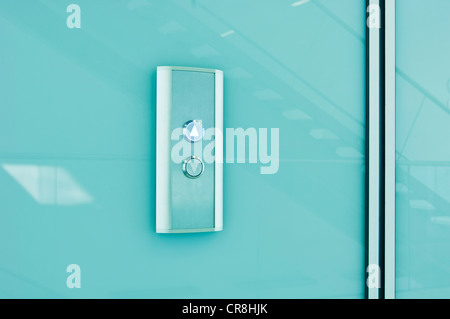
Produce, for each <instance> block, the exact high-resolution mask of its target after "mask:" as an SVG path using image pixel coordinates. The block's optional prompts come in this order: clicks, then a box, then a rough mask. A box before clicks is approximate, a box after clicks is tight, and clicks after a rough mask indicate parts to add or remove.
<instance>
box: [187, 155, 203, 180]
mask: <svg viewBox="0 0 450 319" xmlns="http://www.w3.org/2000/svg"><path fill="white" fill-rule="evenodd" d="M203 169H204V165H203V162H202V160H201V159H199V158H198V157H197V156H190V157H188V158H186V159H185V160H184V162H183V173H184V175H186V177H189V178H197V177H199V176H200V175H201V174H202V173H203Z"/></svg>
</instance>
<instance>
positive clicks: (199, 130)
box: [183, 120, 203, 143]
mask: <svg viewBox="0 0 450 319" xmlns="http://www.w3.org/2000/svg"><path fill="white" fill-rule="evenodd" d="M183 134H184V137H185V138H186V139H187V140H188V141H189V142H191V143H194V142H197V141H200V140H201V139H202V137H203V125H202V121H198V120H192V121H189V122H186V124H184V128H183Z"/></svg>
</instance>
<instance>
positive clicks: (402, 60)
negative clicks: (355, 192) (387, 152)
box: [396, 0, 450, 298]
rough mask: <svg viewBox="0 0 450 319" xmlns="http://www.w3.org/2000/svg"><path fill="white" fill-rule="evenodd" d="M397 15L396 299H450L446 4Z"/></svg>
mask: <svg viewBox="0 0 450 319" xmlns="http://www.w3.org/2000/svg"><path fill="white" fill-rule="evenodd" d="M396 11H397V16H396V22H397V43H396V46H397V57H396V58H397V67H396V68H397V137H396V149H397V176H396V201H397V203H396V210H397V222H396V224H397V227H396V242H397V243H396V251H397V256H396V278H397V279H396V285H397V287H396V289H397V293H396V296H397V298H450V254H449V252H450V187H449V186H450V143H449V136H450V59H449V57H450V42H449V41H448V35H449V33H450V24H449V19H448V15H449V12H450V2H449V1H446V0H430V1H419V0H397V8H396Z"/></svg>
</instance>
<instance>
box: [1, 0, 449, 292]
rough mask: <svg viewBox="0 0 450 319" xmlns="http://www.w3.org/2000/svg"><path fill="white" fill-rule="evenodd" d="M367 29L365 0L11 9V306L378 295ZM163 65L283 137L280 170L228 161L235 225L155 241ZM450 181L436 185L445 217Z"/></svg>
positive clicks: (92, 0)
mask: <svg viewBox="0 0 450 319" xmlns="http://www.w3.org/2000/svg"><path fill="white" fill-rule="evenodd" d="M408 1H409V0H408ZM73 2H75V3H76V4H78V5H79V6H80V8H81V28H79V29H78V28H73V29H70V28H68V27H67V25H66V19H67V17H68V16H69V14H70V12H69V13H68V12H66V9H67V6H68V5H69V4H70V3H73ZM365 19H366V8H365V3H364V1H361V0H321V1H319V0H315V1H295V0H280V1H261V0H259V1H256V0H251V1H237V0H229V1H219V0H214V1H211V0H210V1H206V0H190V1H185V0H174V1H153V0H126V1H125V0H117V1H106V0H76V1H73V0H71V1H66V0H41V1H36V0H33V1H32V0H28V1H25V0H21V1H1V2H0V43H1V44H0V46H1V50H0V84H1V89H0V189H1V192H0V194H1V195H0V196H1V200H0V297H8V298H9V297H27V298H28V297H39V298H48V297H58V298H79V297H83V298H108V297H113V298H115V297H118V298H123V297H124V298H128V297H138V298H140V297H145V298H227V297H229V298H304V297H308V298H318V297H323V298H329V297H334V298H341V297H342V298H362V297H364V286H365V269H364V254H365V250H364V174H365V173H364V167H365V157H364V153H365V152H364V149H365V148H364V145H365V141H364V135H365V31H366V30H365V28H366V25H365ZM433 21H434V22H435V23H438V22H437V21H436V20H435V19H433ZM417 32H422V31H417ZM419 34H422V33H419ZM441 45H443V46H444V45H447V44H443V43H442V42H441ZM421 50H425V49H423V48H422V49H421ZM421 50H419V51H418V52H419V53H420V52H426V51H421ZM418 52H415V53H418ZM400 54H401V50H400ZM410 61H411V62H410V64H408V66H410V65H411V63H412V60H410ZM427 61H428V60H427ZM430 63H434V61H431V62H430ZM159 65H180V66H195V67H205V68H217V69H221V70H223V71H224V127H225V128H239V127H242V128H244V129H247V128H255V129H256V130H258V129H259V128H279V169H278V171H277V172H276V174H266V175H263V174H261V172H260V169H261V166H266V165H267V164H262V163H260V162H258V163H249V158H248V153H247V154H246V156H245V158H244V160H245V163H236V160H237V158H236V157H235V158H231V159H230V158H229V161H231V160H233V161H234V163H231V162H228V163H226V164H225V165H224V231H223V232H218V233H201V234H156V232H155V151H156V145H155V118H156V117H155V108H156V96H155V93H156V88H155V84H156V83H155V80H156V67H157V66H159ZM432 66H433V67H434V68H433V72H434V71H436V70H437V68H439V67H440V66H441V65H440V64H432ZM447 66H448V65H447ZM406 70H409V69H405V71H406ZM413 71H418V72H420V69H414V70H413ZM411 76H414V74H412V75H411ZM445 76H447V77H448V74H446V75H445ZM445 81H447V79H445ZM425 83H427V82H425ZM438 84H439V85H441V84H442V85H444V84H445V85H447V84H446V82H445V83H441V82H440V81H439V82H438ZM432 89H438V88H434V87H432ZM430 90H431V89H430ZM438 90H440V91H439V92H440V93H439V94H442V95H439V97H440V98H441V99H442V98H443V97H444V95H443V94H448V91H447V88H446V87H442V88H441V87H439V89H438ZM408 92H409V91H408ZM413 92H414V94H416V95H417V96H419V95H420V94H421V93H420V92H417V91H415V90H413ZM431 92H433V91H431ZM433 94H435V93H434V92H433ZM416 95H414V96H411V98H413V97H415V96H416ZM400 98H401V97H400ZM421 98H423V97H421ZM445 98H448V95H445ZM414 101H415V100H414ZM424 107H429V108H430V112H440V113H439V114H441V113H442V114H443V115H447V114H446V113H444V111H443V110H441V109H439V108H437V107H435V106H434V104H432V102H431V101H429V100H427V101H426V104H425V106H424ZM427 112H428V111H427ZM434 114H435V113H433V115H432V116H433V119H436V120H438V121H439V123H442V125H443V124H444V122H442V121H445V119H446V117H444V116H438V115H434ZM269 132H270V130H269ZM269 136H270V135H269ZM426 136H429V135H426ZM437 138H440V139H441V140H442V141H443V142H444V136H443V135H440V136H438V137H437ZM269 139H270V138H269ZM422 141H423V142H424V144H423V145H424V147H427V146H428V147H429V146H430V145H431V144H430V143H426V140H422ZM440 145H443V144H442V143H441V144H440ZM427 150H428V148H427ZM269 151H270V147H269ZM432 151H433V152H436V153H433V152H431V151H430V152H431V153H430V152H426V154H427V155H429V156H434V155H432V154H436V155H435V156H436V157H432V158H431V159H432V160H434V159H436V158H437V157H438V156H441V155H442V156H444V155H445V154H447V153H448V149H444V148H442V147H441V148H439V150H434V149H433V150H432ZM228 155H229V154H228ZM225 156H227V154H225ZM228 157H229V156H228ZM439 158H441V157H439ZM429 159H430V158H428V157H426V158H422V157H420V160H429ZM423 169H424V168H422V171H421V170H420V169H417V176H416V177H414V178H415V180H416V181H417V179H420V176H422V175H421V174H422V173H425V171H423ZM431 169H433V170H434V169H440V170H442V172H444V173H446V174H447V176H448V171H445V167H443V166H440V167H439V168H435V167H434V166H432V168H431ZM433 172H434V171H433ZM426 176H429V175H426ZM433 176H434V175H433ZM427 178H428V177H427ZM417 182H418V181H417ZM433 183H438V184H433ZM439 183H441V184H439ZM444 184H445V180H428V179H427V181H426V182H421V184H420V185H421V187H428V188H429V187H441V188H439V189H440V191H432V192H431V191H430V192H429V194H430V196H439V198H440V200H439V202H434V201H432V202H430V203H431V204H432V205H436V208H438V206H437V205H438V204H436V203H444V204H445V203H446V201H445V200H444V198H445V196H447V195H449V194H448V189H445V188H444ZM408 185H409V184H408ZM433 185H440V186H433ZM405 187H408V186H405ZM428 188H427V189H428ZM427 194H428V193H427ZM433 198H434V197H433ZM417 200H419V198H418V199H417ZM420 200H428V201H430V199H429V198H428V197H427V198H420ZM427 214H429V212H428V211H427V212H425V214H422V212H420V213H419V212H417V220H416V222H420V221H422V219H424V218H425V217H426V216H427ZM432 216H433V217H434V218H435V220H437V221H439V220H440V219H439V218H440V215H438V214H436V215H432ZM430 217H431V216H430ZM436 218H437V219H436ZM424 220H425V219H424ZM425 226H427V227H435V228H436V229H437V230H440V231H441V230H442V231H441V232H439V233H437V232H434V231H433V232H432V234H433V236H441V237H442V236H443V237H444V238H447V237H445V236H447V235H446V234H445V231H443V230H444V229H446V228H445V227H448V226H446V224H445V220H444V224H442V223H441V224H439V223H433V222H432V219H426V223H420V224H417V227H425ZM430 229H431V228H430ZM433 229H434V228H433ZM420 234H421V236H424V232H421V233H420ZM441 237H436V238H435V237H433V238H431V239H430V240H433V241H434V240H437V241H438V244H440V243H442V241H440V240H441V239H440V238H441ZM439 247H440V248H439V249H442V250H443V249H445V248H444V246H439ZM400 251H401V250H400ZM436 256H437V255H436ZM417 257H420V256H419V255H417ZM441 257H442V258H447V257H448V256H447V257H445V256H441ZM436 263H440V264H441V261H436ZM70 264H77V265H79V266H80V269H81V288H72V289H69V288H68V287H67V285H66V279H67V277H68V275H69V273H67V272H66V268H67V266H68V265H70Z"/></svg>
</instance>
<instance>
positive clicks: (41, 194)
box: [2, 164, 93, 206]
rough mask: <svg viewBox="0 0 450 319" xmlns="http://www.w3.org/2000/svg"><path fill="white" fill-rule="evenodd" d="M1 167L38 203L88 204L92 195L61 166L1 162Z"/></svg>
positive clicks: (91, 199) (60, 204)
mask: <svg viewBox="0 0 450 319" xmlns="http://www.w3.org/2000/svg"><path fill="white" fill-rule="evenodd" d="M2 167H3V169H4V170H5V171H6V172H7V173H8V174H9V175H10V176H11V177H12V178H14V179H15V180H16V182H17V183H19V185H20V186H22V188H23V189H24V190H25V191H26V192H27V193H28V194H29V195H30V196H31V197H32V198H33V199H34V200H35V201H36V202H37V203H39V204H42V205H58V206H71V205H82V204H90V203H92V202H93V198H92V196H91V195H90V194H89V193H88V192H87V191H86V190H85V189H84V188H83V187H82V186H81V185H80V184H79V183H78V182H77V181H76V180H75V178H74V177H73V176H72V175H71V174H70V173H69V172H68V171H67V170H66V169H65V168H63V167H59V166H42V165H18V164H3V165H2Z"/></svg>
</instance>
